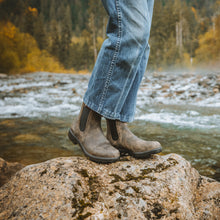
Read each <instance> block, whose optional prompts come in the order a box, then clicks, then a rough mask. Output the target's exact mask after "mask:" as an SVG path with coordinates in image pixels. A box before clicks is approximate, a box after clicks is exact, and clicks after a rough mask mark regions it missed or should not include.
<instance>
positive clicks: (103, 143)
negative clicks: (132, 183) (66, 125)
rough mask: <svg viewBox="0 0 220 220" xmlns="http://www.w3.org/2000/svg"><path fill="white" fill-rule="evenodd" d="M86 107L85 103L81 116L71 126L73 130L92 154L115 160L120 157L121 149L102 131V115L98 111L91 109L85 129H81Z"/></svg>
mask: <svg viewBox="0 0 220 220" xmlns="http://www.w3.org/2000/svg"><path fill="white" fill-rule="evenodd" d="M85 107H86V106H85V104H83V105H82V108H81V111H80V115H79V117H78V118H77V120H75V121H74V122H73V124H72V126H71V132H72V133H73V134H74V136H75V137H76V138H77V139H78V140H79V142H80V144H81V145H83V147H84V148H85V150H86V151H87V152H88V153H89V154H90V155H93V156H95V157H99V158H103V160H104V159H105V158H110V159H111V158H112V159H115V160H116V159H119V157H120V153H119V151H118V150H117V149H115V148H114V147H113V146H112V145H111V144H110V143H109V141H108V140H107V139H106V137H105V136H104V134H103V132H102V129H101V116H100V115H99V114H98V113H96V112H94V111H92V110H91V109H90V111H89V113H88V114H89V115H88V118H87V121H86V126H85V130H84V131H81V130H80V119H81V115H82V111H83V108H85ZM86 108H87V107H86ZM87 156H88V155H87ZM103 162H104V161H103Z"/></svg>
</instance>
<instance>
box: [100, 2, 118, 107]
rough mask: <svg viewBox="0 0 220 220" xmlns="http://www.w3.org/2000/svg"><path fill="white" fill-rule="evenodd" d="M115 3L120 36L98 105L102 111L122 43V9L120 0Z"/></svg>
mask: <svg viewBox="0 0 220 220" xmlns="http://www.w3.org/2000/svg"><path fill="white" fill-rule="evenodd" d="M115 5H116V11H117V18H118V36H117V42H116V45H115V51H114V55H113V57H112V61H111V65H110V68H109V71H108V74H107V77H106V78H107V79H106V81H105V85H104V89H103V93H102V96H101V99H100V104H99V107H98V111H100V110H101V109H102V107H103V103H104V98H105V96H106V94H107V91H108V88H109V83H110V80H111V76H112V73H113V68H114V66H115V63H116V60H117V57H118V53H119V49H120V43H121V10H120V8H119V0H115Z"/></svg>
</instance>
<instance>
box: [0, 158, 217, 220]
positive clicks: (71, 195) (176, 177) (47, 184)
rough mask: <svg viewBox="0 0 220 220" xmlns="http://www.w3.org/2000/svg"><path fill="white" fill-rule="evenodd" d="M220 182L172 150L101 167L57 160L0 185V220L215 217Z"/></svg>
mask: <svg viewBox="0 0 220 220" xmlns="http://www.w3.org/2000/svg"><path fill="white" fill-rule="evenodd" d="M219 200H220V183H218V182H216V181H214V180H212V179H209V178H206V177H203V176H200V175H199V173H198V172H197V171H196V170H195V169H194V168H192V167H191V165H190V163H189V162H187V161H186V160H185V159H183V158H182V157H180V156H178V155H176V154H169V155H165V156H159V155H155V156H153V157H152V158H150V159H147V160H135V159H132V158H130V157H127V158H126V157H125V158H124V160H123V161H119V162H117V163H113V164H109V165H101V164H97V163H94V162H91V161H89V160H87V159H85V158H79V157H69V158H57V159H53V160H49V161H46V162H44V163H40V164H35V165H30V166H27V167H25V168H23V169H22V170H21V171H19V172H18V173H17V174H16V175H15V176H14V177H13V178H12V179H11V180H10V181H9V182H8V183H6V184H5V185H3V186H2V187H1V188H0V213H1V214H0V219H107V220H108V219H113V220H114V219H131V220H133V219H183V220H187V219H189V220H192V219H193V220H196V219H207V220H211V219H218V218H219V216H220V207H219Z"/></svg>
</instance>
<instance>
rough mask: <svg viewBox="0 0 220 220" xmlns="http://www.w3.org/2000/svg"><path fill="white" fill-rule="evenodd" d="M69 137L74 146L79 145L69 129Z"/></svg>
mask: <svg viewBox="0 0 220 220" xmlns="http://www.w3.org/2000/svg"><path fill="white" fill-rule="evenodd" d="M68 137H69V139H70V140H71V141H72V143H73V144H78V143H79V142H78V140H77V139H76V138H75V137H74V135H73V133H72V132H71V130H70V129H69V132H68Z"/></svg>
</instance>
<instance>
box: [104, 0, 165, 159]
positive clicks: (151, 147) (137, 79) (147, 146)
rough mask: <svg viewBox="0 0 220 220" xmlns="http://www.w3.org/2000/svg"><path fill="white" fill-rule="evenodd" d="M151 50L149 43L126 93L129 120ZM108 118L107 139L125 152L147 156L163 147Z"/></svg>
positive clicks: (150, 9) (125, 109) (124, 106)
mask: <svg viewBox="0 0 220 220" xmlns="http://www.w3.org/2000/svg"><path fill="white" fill-rule="evenodd" d="M147 4H148V17H147V18H148V23H149V26H151V21H152V13H153V4H154V2H153V1H152V0H149V1H147ZM148 40H149V34H148V35H146V41H147V42H148ZM149 52H150V46H149V44H148V43H147V44H146V46H145V49H144V50H143V52H142V54H141V53H140V57H141V59H140V63H139V65H138V66H137V72H136V74H135V75H134V77H133V79H132V80H131V81H130V87H128V89H127V90H126V92H125V93H124V97H126V98H125V99H124V100H125V101H124V103H123V104H122V103H121V104H122V109H121V112H120V114H121V115H129V120H133V118H134V113H135V108H136V98H137V91H138V88H139V86H140V83H141V80H142V78H143V75H144V73H145V70H146V66H147V62H148V57H149ZM106 120H107V139H108V140H109V141H110V143H111V144H112V145H113V146H115V147H116V148H117V149H119V151H120V152H121V153H122V154H123V153H129V154H130V155H132V156H134V157H136V158H146V157H148V156H150V155H151V154H155V153H159V152H161V150H162V147H161V145H160V143H159V142H157V141H144V140H141V139H140V138H138V137H136V136H135V135H134V134H133V133H132V132H131V131H130V130H129V129H128V127H127V124H126V123H124V122H121V121H119V120H111V119H106Z"/></svg>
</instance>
